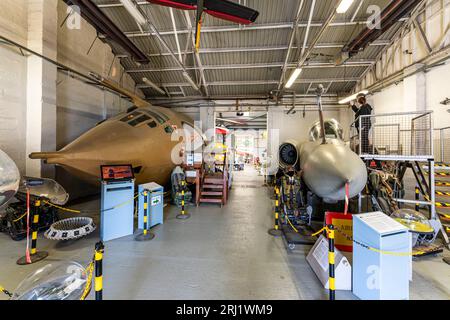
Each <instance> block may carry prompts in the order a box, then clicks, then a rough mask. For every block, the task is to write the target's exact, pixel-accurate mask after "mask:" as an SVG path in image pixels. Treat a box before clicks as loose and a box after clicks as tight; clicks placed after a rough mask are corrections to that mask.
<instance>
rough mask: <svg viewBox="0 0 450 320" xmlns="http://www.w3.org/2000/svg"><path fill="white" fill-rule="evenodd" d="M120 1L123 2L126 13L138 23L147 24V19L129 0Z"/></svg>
mask: <svg viewBox="0 0 450 320" xmlns="http://www.w3.org/2000/svg"><path fill="white" fill-rule="evenodd" d="M120 2H121V3H122V4H123V6H124V7H125V9H127V11H128V13H129V14H131V15H132V16H133V18H134V19H135V20H136V22H137V23H138V24H139V25H141V26H144V25H146V24H147V19H146V18H145V17H144V16H143V15H142V13H141V12H140V11H139V9H138V8H136V6H135V5H134V3H133V2H132V1H131V0H120Z"/></svg>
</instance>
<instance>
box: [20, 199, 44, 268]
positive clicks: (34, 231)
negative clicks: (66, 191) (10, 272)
mask: <svg viewBox="0 0 450 320" xmlns="http://www.w3.org/2000/svg"><path fill="white" fill-rule="evenodd" d="M41 206H42V201H41V200H40V199H38V200H36V201H35V202H34V210H33V220H32V223H31V250H30V261H31V262H30V261H28V262H27V259H26V256H24V257H21V258H20V259H19V260H17V264H18V265H26V264H32V263H36V262H39V261H41V260H44V259H45V258H47V257H48V252H46V251H37V238H38V232H39V216H40V214H41Z"/></svg>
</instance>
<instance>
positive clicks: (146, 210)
mask: <svg viewBox="0 0 450 320" xmlns="http://www.w3.org/2000/svg"><path fill="white" fill-rule="evenodd" d="M149 194H150V196H151V192H150V193H149V191H148V190H145V191H144V192H143V196H144V217H143V220H144V226H143V229H144V230H143V231H142V233H141V234H138V235H137V236H136V237H135V238H134V240H136V241H149V240H152V239H154V238H155V235H154V234H153V233H151V232H149V231H148V229H149V227H148V223H149V220H150V215H149V205H148V197H149Z"/></svg>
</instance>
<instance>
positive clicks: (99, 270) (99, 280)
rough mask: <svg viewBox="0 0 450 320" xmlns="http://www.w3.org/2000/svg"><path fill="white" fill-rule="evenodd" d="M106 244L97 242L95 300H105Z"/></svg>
mask: <svg viewBox="0 0 450 320" xmlns="http://www.w3.org/2000/svg"><path fill="white" fill-rule="evenodd" d="M104 252H105V245H104V244H103V242H101V241H100V242H97V243H96V244H95V259H94V260H95V300H97V301H100V300H103V254H104Z"/></svg>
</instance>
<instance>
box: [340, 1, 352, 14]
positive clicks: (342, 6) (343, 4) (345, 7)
mask: <svg viewBox="0 0 450 320" xmlns="http://www.w3.org/2000/svg"><path fill="white" fill-rule="evenodd" d="M353 1H354V0H342V1H341V3H340V4H339V6H338V7H337V9H336V12H337V13H346V12H347V11H348V9H349V8H350V6H351V5H352V4H353Z"/></svg>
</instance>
